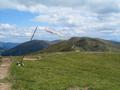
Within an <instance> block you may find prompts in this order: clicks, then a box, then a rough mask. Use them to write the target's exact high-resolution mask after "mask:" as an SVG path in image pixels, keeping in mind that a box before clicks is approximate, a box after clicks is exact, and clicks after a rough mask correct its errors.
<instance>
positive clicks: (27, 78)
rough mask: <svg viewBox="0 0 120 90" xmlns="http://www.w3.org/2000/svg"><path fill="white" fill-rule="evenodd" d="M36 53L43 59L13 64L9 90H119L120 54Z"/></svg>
mask: <svg viewBox="0 0 120 90" xmlns="http://www.w3.org/2000/svg"><path fill="white" fill-rule="evenodd" d="M36 56H42V59H41V60H38V61H24V64H25V66H24V67H18V66H16V64H15V63H13V65H12V67H11V73H10V74H11V75H10V80H11V83H12V84H13V85H12V90H67V89H68V88H69V87H78V88H79V89H84V88H86V87H87V88H89V90H119V89H120V72H119V70H120V54H117V53H116V54H115V53H79V52H69V53H51V54H40V55H36ZM16 60H17V58H16Z"/></svg>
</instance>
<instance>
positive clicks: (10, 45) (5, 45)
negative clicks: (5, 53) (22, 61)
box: [0, 42, 19, 50]
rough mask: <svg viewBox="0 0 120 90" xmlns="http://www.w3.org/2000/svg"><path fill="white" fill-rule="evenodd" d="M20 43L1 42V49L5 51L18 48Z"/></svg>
mask: <svg viewBox="0 0 120 90" xmlns="http://www.w3.org/2000/svg"><path fill="white" fill-rule="evenodd" d="M18 44H19V43H11V42H0V48H1V49H4V50H8V49H11V48H13V47H15V46H17V45H18Z"/></svg>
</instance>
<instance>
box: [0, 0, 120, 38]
mask: <svg viewBox="0 0 120 90" xmlns="http://www.w3.org/2000/svg"><path fill="white" fill-rule="evenodd" d="M0 8H5V9H16V10H19V11H25V12H31V13H37V14H38V15H37V16H36V17H35V18H33V19H32V20H33V21H34V22H47V23H48V24H49V25H48V26H51V27H52V28H54V29H56V31H60V32H61V33H62V34H63V35H65V36H67V35H68V37H70V36H96V37H104V38H106V37H107V36H109V35H108V33H106V32H110V30H111V31H112V33H116V30H117V32H118V31H120V26H119V25H120V0H1V1H0ZM41 28H42V27H41ZM0 30H9V31H12V32H14V35H16V36H19V34H20V35H25V36H27V37H28V36H30V35H31V32H32V30H33V27H30V28H28V27H26V28H17V27H16V26H15V25H9V24H3V25H2V24H0ZM21 30H22V31H21ZM12 32H11V34H12ZM18 32H20V33H18ZM68 33H69V34H68ZM40 35H41V37H42V36H43V37H45V36H47V34H46V33H45V32H41V34H40ZM38 36H39V35H38ZM110 36H111V37H112V36H113V37H114V34H112V35H111V34H110ZM117 36H119V34H118V35H117ZM41 37H40V38H41Z"/></svg>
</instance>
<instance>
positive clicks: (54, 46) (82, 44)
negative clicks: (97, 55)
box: [2, 37, 120, 56]
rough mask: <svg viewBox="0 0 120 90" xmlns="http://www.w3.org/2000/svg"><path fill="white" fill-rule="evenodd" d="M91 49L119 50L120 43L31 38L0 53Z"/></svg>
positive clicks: (19, 53) (85, 39)
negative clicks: (31, 39)
mask: <svg viewBox="0 0 120 90" xmlns="http://www.w3.org/2000/svg"><path fill="white" fill-rule="evenodd" d="M66 51H92V52H94V51H95V52H108V51H111V52H119V51H120V43H119V42H115V41H108V40H103V39H98V38H88V37H72V38H70V39H69V40H55V41H43V40H33V41H28V42H25V43H22V44H20V45H18V46H16V47H14V48H12V49H10V50H7V51H5V52H3V53H2V55H3V56H10V55H12V56H18V55H25V54H30V53H34V52H36V53H46V52H66Z"/></svg>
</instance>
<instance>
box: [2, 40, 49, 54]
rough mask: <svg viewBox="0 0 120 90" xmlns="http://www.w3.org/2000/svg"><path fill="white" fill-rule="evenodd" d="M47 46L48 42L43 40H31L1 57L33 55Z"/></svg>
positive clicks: (7, 51)
mask: <svg viewBox="0 0 120 90" xmlns="http://www.w3.org/2000/svg"><path fill="white" fill-rule="evenodd" d="M48 46H49V42H47V41H43V40H32V41H27V42H25V43H22V44H20V45H18V46H16V47H14V48H12V49H10V50H6V51H5V52H3V53H2V55H3V56H19V55H25V54H29V53H33V52H36V51H39V50H42V49H44V48H47V47H48Z"/></svg>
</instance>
